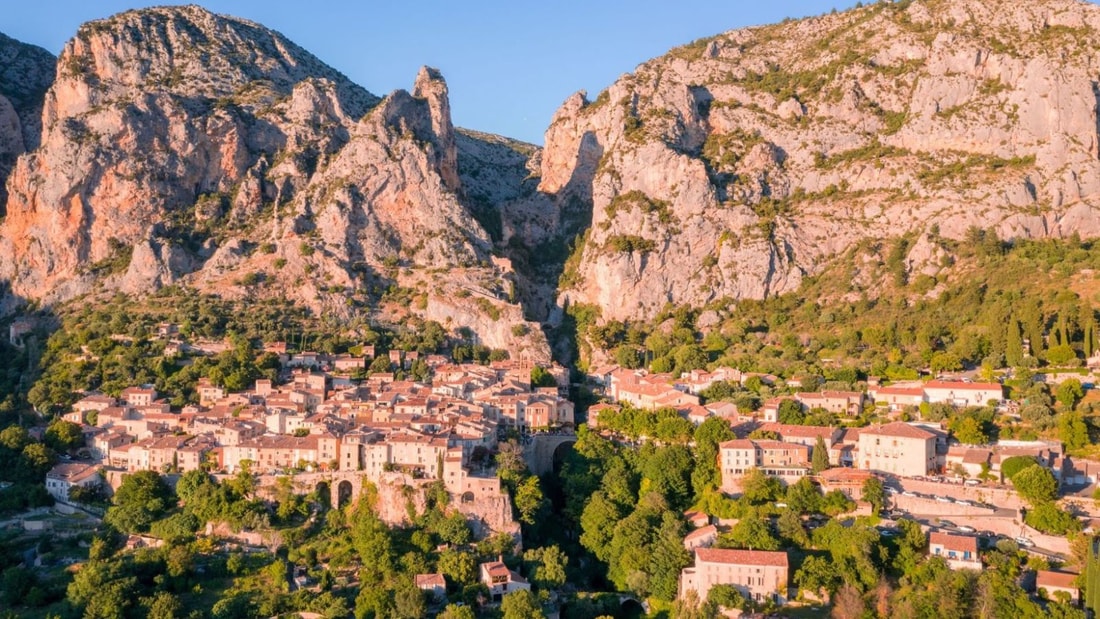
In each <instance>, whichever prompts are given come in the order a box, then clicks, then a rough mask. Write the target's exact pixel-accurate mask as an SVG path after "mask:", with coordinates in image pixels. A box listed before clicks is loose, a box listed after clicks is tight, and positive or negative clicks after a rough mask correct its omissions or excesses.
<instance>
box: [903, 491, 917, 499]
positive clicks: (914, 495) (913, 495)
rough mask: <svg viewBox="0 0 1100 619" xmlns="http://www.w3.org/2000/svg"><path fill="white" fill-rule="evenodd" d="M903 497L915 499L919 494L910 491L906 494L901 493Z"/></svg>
mask: <svg viewBox="0 0 1100 619" xmlns="http://www.w3.org/2000/svg"><path fill="white" fill-rule="evenodd" d="M901 496H907V497H910V498H913V497H916V496H917V493H916V492H910V491H908V490H906V491H905V492H902V493H901Z"/></svg>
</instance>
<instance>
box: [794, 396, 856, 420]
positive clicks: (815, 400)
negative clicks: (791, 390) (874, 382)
mask: <svg viewBox="0 0 1100 619" xmlns="http://www.w3.org/2000/svg"><path fill="white" fill-rule="evenodd" d="M794 399H795V400H798V403H799V404H801V405H802V407H803V408H805V409H808V410H813V409H816V408H820V409H823V410H826V411H828V412H830V413H834V414H836V415H840V416H842V417H859V414H860V413H861V412H863V394H862V393H859V392H857V391H809V392H803V393H796V394H795V395H794Z"/></svg>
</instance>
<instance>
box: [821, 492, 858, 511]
mask: <svg viewBox="0 0 1100 619" xmlns="http://www.w3.org/2000/svg"><path fill="white" fill-rule="evenodd" d="M855 507H856V504H855V501H853V500H852V499H850V498H848V495H846V494H844V493H843V492H841V491H840V490H830V491H829V492H827V493H825V496H824V497H822V498H821V511H822V512H823V513H825V514H826V515H828V516H838V515H840V514H844V513H847V512H850V511H852V510H853V509H855Z"/></svg>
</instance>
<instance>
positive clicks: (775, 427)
mask: <svg viewBox="0 0 1100 619" xmlns="http://www.w3.org/2000/svg"><path fill="white" fill-rule="evenodd" d="M760 429H761V430H763V431H765V432H775V433H776V434H778V435H780V436H805V437H810V436H812V437H818V436H820V437H821V438H830V437H832V435H833V433H834V432H836V428H832V427H829V426H798V425H792V424H782V423H775V422H770V421H769V422H767V423H763V424H761V425H760Z"/></svg>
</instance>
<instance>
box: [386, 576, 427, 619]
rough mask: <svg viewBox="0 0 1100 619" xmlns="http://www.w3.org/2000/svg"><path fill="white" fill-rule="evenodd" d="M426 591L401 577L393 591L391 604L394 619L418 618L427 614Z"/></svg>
mask: <svg viewBox="0 0 1100 619" xmlns="http://www.w3.org/2000/svg"><path fill="white" fill-rule="evenodd" d="M425 595H426V593H425V592H424V591H421V590H420V589H419V588H417V586H416V585H414V584H413V582H412V580H409V579H408V578H403V579H402V580H401V583H400V584H399V585H398V586H397V589H396V590H395V591H394V596H393V605H394V614H393V616H394V618H395V619H420V618H421V617H424V616H425V615H426V614H427V610H428V603H427V600H425V599H424V597H425Z"/></svg>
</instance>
